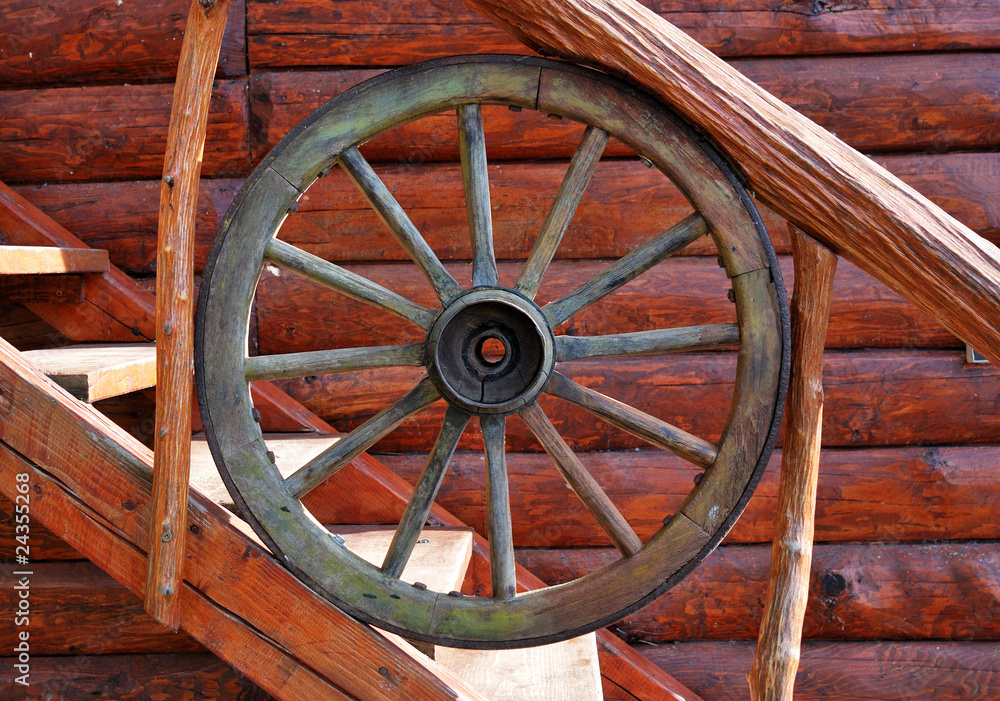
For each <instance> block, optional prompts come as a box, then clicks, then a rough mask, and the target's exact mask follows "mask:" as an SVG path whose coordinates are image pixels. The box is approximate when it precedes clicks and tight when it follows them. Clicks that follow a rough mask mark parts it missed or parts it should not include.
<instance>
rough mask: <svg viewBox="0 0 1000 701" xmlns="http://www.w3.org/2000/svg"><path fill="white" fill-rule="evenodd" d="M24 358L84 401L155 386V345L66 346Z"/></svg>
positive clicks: (33, 352)
mask: <svg viewBox="0 0 1000 701" xmlns="http://www.w3.org/2000/svg"><path fill="white" fill-rule="evenodd" d="M24 355H25V357H26V358H27V359H28V360H29V361H30V362H32V363H34V364H35V365H36V366H37V367H38V368H39V369H40V370H41V371H42V372H44V373H45V374H46V375H47V376H48V377H49V378H51V379H52V380H53V381H54V382H56V384H58V385H60V386H61V387H62V388H63V389H65V390H66V391H67V392H69V393H70V394H72V395H73V396H74V397H76V398H77V399H80V400H82V401H85V402H96V401H98V400H100V399H107V398H108V397H117V396H119V395H122V394H128V393H129V392H135V391H137V390H140V389H146V388H147V387H152V386H154V385H155V384H156V348H155V346H154V344H152V343H118V344H92V345H79V346H66V347H64V348H46V349H43V350H34V351H27V352H26V353H25V354H24Z"/></svg>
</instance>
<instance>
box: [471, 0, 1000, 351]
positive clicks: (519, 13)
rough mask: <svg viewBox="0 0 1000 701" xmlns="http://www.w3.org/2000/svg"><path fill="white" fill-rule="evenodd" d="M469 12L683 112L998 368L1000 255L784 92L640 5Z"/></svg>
mask: <svg viewBox="0 0 1000 701" xmlns="http://www.w3.org/2000/svg"><path fill="white" fill-rule="evenodd" d="M466 5H467V6H469V7H472V8H473V9H476V10H478V11H480V12H483V13H485V14H486V15H487V16H489V17H490V18H491V19H493V20H495V21H497V22H498V23H499V24H500V25H501V26H504V27H505V28H507V29H508V30H509V31H512V33H514V35H515V36H517V37H518V38H519V39H521V40H523V41H526V42H527V43H529V45H531V46H533V47H544V48H545V49H546V50H547V51H548V52H550V53H553V54H556V55H560V56H563V57H567V58H570V59H574V60H577V61H582V62H588V61H589V62H591V63H593V64H596V65H601V66H603V67H605V68H606V69H607V70H609V71H611V72H613V73H617V74H620V75H623V76H627V77H628V78H630V79H631V80H632V81H633V82H635V83H637V84H639V85H644V86H646V88H647V89H648V90H650V91H651V92H653V94H655V95H657V96H659V97H661V98H662V99H664V100H666V101H667V102H668V103H671V104H673V105H674V107H675V108H676V109H677V110H678V112H679V113H680V114H681V115H682V116H684V117H685V118H687V119H688V120H690V121H691V122H693V123H694V124H696V125H698V126H700V127H701V128H702V129H704V130H705V132H706V133H707V134H709V135H710V136H711V137H712V138H713V139H714V140H715V142H716V144H718V146H719V147H720V148H721V149H722V150H723V151H724V152H726V153H728V154H729V156H730V158H731V159H733V160H734V161H736V162H737V163H739V168H740V169H741V170H742V172H743V174H744V175H745V176H746V177H747V180H748V182H749V184H750V187H751V188H752V189H753V190H754V191H755V192H756V194H757V196H758V197H759V198H760V199H761V200H763V201H764V202H765V203H767V204H768V205H769V206H770V207H771V208H772V209H774V210H775V211H776V212H778V213H779V214H782V215H783V216H785V217H786V218H787V219H788V220H789V221H790V222H792V223H794V224H795V225H796V226H799V227H800V228H802V229H803V230H806V231H812V232H814V233H815V232H822V233H817V236H819V237H820V240H821V241H822V242H823V243H824V244H826V245H827V246H829V247H830V248H832V249H833V250H834V251H836V252H837V253H838V254H839V255H842V256H843V257H845V258H847V259H848V260H851V261H852V262H854V263H855V264H856V265H858V266H859V267H861V268H862V269H864V270H866V271H867V272H869V273H871V274H872V275H873V276H875V277H876V278H878V279H879V280H881V281H882V282H884V283H885V284H886V285H887V286H889V287H890V288H892V289H894V290H895V291H897V292H899V293H900V294H901V295H903V296H904V297H906V298H908V299H910V300H911V301H913V302H914V303H916V304H918V305H919V306H920V307H921V308H922V309H924V310H925V311H928V312H929V313H932V314H934V315H936V316H937V317H938V319H939V320H940V321H942V322H943V323H946V324H947V326H948V327H949V328H950V329H951V330H952V331H953V332H955V333H956V334H957V335H958V336H960V337H961V338H963V339H964V340H966V341H968V342H970V343H972V344H973V346H975V347H979V348H983V349H986V350H984V351H983V352H984V353H986V355H987V357H989V358H991V359H992V360H993V361H994V362H1000V351H998V350H997V349H998V348H1000V319H998V317H997V313H996V310H997V309H1000V251H998V250H997V248H996V247H995V246H992V245H991V244H987V243H985V242H983V241H982V240H981V239H980V240H977V237H976V236H975V235H974V234H972V233H971V232H970V231H969V230H968V229H967V228H966V227H964V226H962V225H961V224H960V223H958V222H957V221H956V220H954V219H952V218H951V217H949V216H948V215H947V214H945V213H944V212H943V211H942V210H940V209H939V208H937V207H936V206H934V205H933V204H931V203H930V201H928V200H927V199H926V198H923V197H922V196H920V195H919V194H917V192H916V191H914V190H912V189H911V188H909V187H907V186H905V185H904V184H903V183H902V182H901V181H899V180H897V179H896V178H894V177H893V176H891V175H890V174H889V173H888V172H887V171H885V170H883V169H881V168H878V167H877V166H875V165H874V164H873V163H871V162H869V161H866V160H864V159H863V158H861V157H860V156H859V154H858V153H857V152H856V151H854V150H853V149H851V148H850V147H849V146H848V145H846V144H845V143H844V142H843V141H841V140H839V139H837V138H836V137H834V136H833V135H831V134H830V133H829V132H827V131H825V130H824V129H822V128H820V127H818V126H817V125H816V124H814V123H812V122H810V121H809V119H808V118H807V116H803V115H800V114H797V113H796V112H795V111H794V110H793V109H791V108H790V107H789V106H786V105H785V104H783V103H782V102H780V101H779V99H776V97H777V98H781V97H784V96H783V95H778V96H776V97H775V96H771V95H769V94H767V93H766V92H764V91H763V90H762V89H761V88H759V87H757V86H756V85H754V84H753V83H752V82H751V81H750V80H748V79H747V78H745V77H743V76H742V75H740V74H739V73H738V72H737V71H735V70H733V69H732V68H730V67H728V66H727V65H726V64H725V63H723V62H722V61H721V60H720V59H718V58H716V57H715V56H713V55H712V54H711V53H709V52H708V51H706V50H704V49H703V48H702V47H700V46H699V45H698V44H697V43H695V42H694V41H692V40H691V39H690V38H689V37H687V36H686V35H685V34H683V33H682V32H680V31H679V30H677V29H676V28H675V27H673V26H672V25H670V24H669V23H667V22H665V21H663V20H662V19H660V18H659V17H657V16H656V15H655V14H653V13H651V12H649V11H648V10H646V9H645V8H643V7H642V6H640V5H638V4H636V3H634V2H631V1H630V0H618V1H617V2H609V1H599V2H589V1H588V0H550V1H549V2H545V3H534V2H530V3H529V2H523V1H521V0H518V1H515V2H506V1H505V2H498V1H496V0H466ZM823 60H825V59H823ZM990 60H992V59H990ZM942 65H944V64H942ZM841 66H843V64H841ZM988 109H989V108H987V110H988ZM827 126H828V127H829V126H830V125H829V123H827ZM887 128H890V129H891V126H890V127H887ZM854 145H856V146H861V147H862V148H864V146H863V144H861V143H859V142H855V144H854ZM775 164H780V167H776V165H775ZM916 280H919V281H920V284H914V281H916Z"/></svg>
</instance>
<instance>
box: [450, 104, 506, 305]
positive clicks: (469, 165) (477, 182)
mask: <svg viewBox="0 0 1000 701" xmlns="http://www.w3.org/2000/svg"><path fill="white" fill-rule="evenodd" d="M458 147H459V151H460V152H461V156H462V182H463V183H464V185H465V206H466V209H467V210H468V212H469V234H470V236H471V237H472V256H473V263H472V284H473V285H474V286H475V285H495V284H497V263H496V255H495V254H494V253H493V216H492V213H491V212H490V180H489V173H488V172H487V166H486V136H485V134H484V133H483V114H482V110H481V109H480V108H479V105H476V104H468V105H459V107H458Z"/></svg>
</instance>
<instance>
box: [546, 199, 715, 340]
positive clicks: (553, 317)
mask: <svg viewBox="0 0 1000 701" xmlns="http://www.w3.org/2000/svg"><path fill="white" fill-rule="evenodd" d="M706 233H708V223H707V222H706V221H705V220H704V218H702V216H701V215H700V214H698V213H697V212H696V213H695V214H692V215H691V216H689V217H687V218H686V219H684V220H683V221H681V222H680V223H678V224H676V225H674V226H672V227H671V228H670V229H668V230H667V231H664V232H663V233H662V234H660V235H659V236H657V237H656V238H654V239H652V240H650V241H647V242H646V243H644V244H642V245H641V246H639V248H637V249H635V250H634V251H632V252H631V253H628V254H626V255H625V256H623V257H621V258H619V259H618V261H617V262H615V263H614V264H613V265H611V266H610V267H608V268H607V269H606V270H604V272H602V273H601V274H600V275H597V276H596V277H594V278H593V279H591V280H589V281H587V282H585V283H584V284H582V285H580V287H578V288H577V289H576V290H574V291H573V292H570V293H569V294H568V295H566V296H565V297H561V298H559V299H557V300H555V301H554V302H549V303H548V304H546V305H545V306H544V307H543V308H542V311H543V312H545V316H546V317H548V319H549V322H550V323H551V324H552V326H558V325H559V324H561V323H563V322H564V321H566V320H567V319H569V318H570V317H571V316H573V315H574V314H576V313H577V312H578V311H580V310H581V309H583V308H584V307H587V306H589V305H591V304H593V303H594V302H596V301H597V300H599V299H601V298H602V297H604V296H605V295H608V294H610V293H612V292H614V291H615V290H617V289H618V288H619V287H621V286H622V285H624V284H625V283H626V282H629V281H630V280H633V279H635V278H636V277H638V276H639V275H641V274H642V273H644V272H646V271H647V270H649V269H650V268H652V267H653V266H654V265H656V264H657V263H659V262H660V261H661V260H663V259H664V258H667V257H669V256H671V255H673V254H674V253H676V252H677V251H679V250H681V249H682V248H684V247H685V246H687V245H688V244H690V243H691V242H693V241H695V240H697V239H699V238H701V237H702V236H704V235H705V234H706Z"/></svg>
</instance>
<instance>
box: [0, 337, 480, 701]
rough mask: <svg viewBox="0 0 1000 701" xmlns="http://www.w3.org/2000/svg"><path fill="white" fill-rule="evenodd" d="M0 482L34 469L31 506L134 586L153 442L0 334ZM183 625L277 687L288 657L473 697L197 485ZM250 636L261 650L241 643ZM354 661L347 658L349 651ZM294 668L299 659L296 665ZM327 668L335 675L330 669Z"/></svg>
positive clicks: (355, 688)
mask: <svg viewBox="0 0 1000 701" xmlns="http://www.w3.org/2000/svg"><path fill="white" fill-rule="evenodd" d="M0 444H2V447H0V473H2V474H4V475H5V476H6V477H7V478H5V479H4V480H3V486H2V487H0V489H2V490H3V491H4V493H6V494H7V495H8V496H9V497H10V498H11V499H13V498H14V497H15V495H16V491H15V490H16V484H17V482H16V480H15V476H14V475H15V473H16V472H26V473H28V474H29V475H30V477H29V480H30V484H31V491H30V496H31V499H32V503H31V514H32V515H33V517H36V518H38V520H39V521H40V522H42V523H43V524H44V525H46V526H47V527H49V528H50V529H51V530H52V531H53V532H55V533H56V535H58V536H59V537H61V538H64V539H66V540H67V542H69V543H70V544H71V545H73V546H74V547H78V548H79V549H80V550H81V551H82V552H84V553H85V554H86V555H88V557H90V558H91V559H92V560H93V561H94V562H95V564H97V565H98V566H100V567H102V568H104V569H106V570H107V571H108V572H109V573H110V574H111V575H112V576H113V577H115V578H116V579H118V580H119V581H121V582H122V583H123V584H125V585H126V586H128V587H129V588H131V589H132V590H133V591H136V592H137V593H140V594H141V592H142V590H143V586H144V582H145V578H146V552H147V551H148V547H147V546H148V543H147V541H148V533H149V528H148V526H149V523H148V520H149V518H150V517H151V508H150V502H151V478H152V474H151V470H152V454H151V453H150V451H149V450H148V449H147V448H145V447H144V446H142V445H141V444H139V443H138V442H137V441H136V440H135V439H134V438H132V437H131V436H130V435H128V434H127V433H126V432H125V431H124V430H122V429H121V428H119V427H118V426H116V425H114V424H113V423H112V422H111V421H110V420H108V419H107V418H106V417H104V416H103V415H101V414H100V413H99V412H97V411H96V410H94V409H93V408H92V407H90V406H88V405H85V404H81V403H79V402H77V401H76V400H75V399H73V398H72V397H71V396H70V395H69V394H67V393H66V392H64V391H63V390H62V389H61V388H59V387H58V386H56V385H54V384H53V383H51V382H50V381H49V380H48V378H46V377H45V376H44V375H41V374H40V373H39V372H38V371H37V370H36V369H35V368H34V367H33V366H32V365H31V364H30V363H28V362H27V361H25V360H24V359H23V358H22V357H21V356H20V354H19V353H18V352H17V351H16V350H15V349H14V348H13V347H12V346H10V345H9V344H8V343H6V342H5V341H2V340H0ZM188 509H189V523H190V527H189V534H188V538H187V542H188V550H187V560H188V561H187V566H186V567H185V573H186V574H185V583H184V591H183V593H182V596H183V597H184V603H185V606H184V607H183V613H182V621H181V627H182V628H184V629H185V630H187V631H188V632H189V633H191V634H192V635H193V636H194V637H195V638H197V639H199V640H200V641H202V642H203V643H204V644H205V645H206V647H208V648H209V649H212V650H213V651H214V652H216V654H218V655H219V656H220V657H221V658H222V659H224V660H225V661H226V662H228V663H230V664H232V665H233V666H236V667H237V668H239V669H240V670H241V671H242V672H243V673H244V674H246V675H247V676H248V677H249V678H251V679H253V680H255V681H258V682H259V683H261V685H262V686H264V687H265V688H268V690H269V691H271V693H274V694H275V695H276V696H278V697H279V698H282V699H285V698H288V699H292V698H327V696H323V695H320V696H316V695H313V696H311V697H310V696H301V697H300V696H298V695H297V694H298V692H297V691H296V690H295V689H286V688H283V687H282V685H281V684H278V683H277V681H278V680H280V679H281V678H282V677H283V676H287V675H288V673H289V670H292V671H295V673H296V674H301V675H302V678H303V680H304V683H305V682H306V681H308V682H309V686H310V688H314V689H315V688H325V687H324V686H323V685H324V684H325V685H326V687H330V688H331V689H333V690H334V694H336V693H337V692H336V688H337V687H339V688H340V689H341V690H343V692H346V693H347V694H349V695H350V696H354V697H357V698H362V699H375V698H380V699H381V698H393V697H395V698H402V699H456V698H458V699H472V700H476V699H481V697H480V696H479V695H477V694H475V693H474V692H471V691H469V690H468V689H465V688H463V687H462V686H461V685H460V684H458V683H455V682H452V683H449V682H446V681H444V680H443V679H441V678H440V677H439V676H438V675H437V670H436V666H435V665H434V663H433V662H431V661H429V660H427V661H423V660H421V661H418V659H417V658H415V657H412V656H410V655H408V654H406V653H405V652H403V651H402V650H401V649H400V648H399V647H398V646H396V645H394V644H393V643H392V642H390V641H388V640H386V638H385V637H383V636H382V635H381V634H379V633H378V632H377V631H375V630H373V629H372V628H371V627H369V626H367V625H365V624H362V623H359V622H357V621H355V620H354V619H352V618H350V617H349V616H347V615H346V614H345V613H343V612H342V611H340V610H339V609H337V608H336V607H334V606H332V605H331V604H330V603H329V602H327V601H326V600H325V599H323V598H321V597H319V596H318V595H317V594H315V593H314V592H312V591H311V590H310V589H308V588H307V587H306V586H305V585H304V584H303V583H302V582H301V581H299V580H298V579H296V578H295V577H294V576H293V575H292V574H291V573H290V572H289V571H288V570H286V569H285V568H284V567H283V566H282V565H281V564H280V563H279V562H278V561H277V560H276V559H275V558H274V557H273V556H272V555H271V554H270V553H269V552H267V550H266V549H265V548H264V547H263V546H262V545H260V543H259V542H258V541H257V540H256V539H255V538H254V537H253V536H252V534H250V533H249V532H248V529H247V527H246V525H245V524H244V523H243V522H242V521H240V520H239V519H236V518H235V517H233V516H232V515H231V514H229V512H227V511H225V510H224V509H222V507H220V506H219V505H218V504H216V503H214V502H213V501H211V500H210V499H208V498H207V497H205V496H204V495H202V494H201V493H199V492H198V491H197V490H195V489H192V490H191V497H190V499H189V504H188ZM248 641H249V643H250V644H251V646H252V647H253V649H255V650H257V651H258V652H261V653H262V654H263V653H267V656H266V657H265V658H260V657H257V656H255V655H253V654H248V653H245V652H244V651H243V649H242V646H243V645H244V644H247V643H248ZM345 661H350V663H345ZM300 669H301V672H300V671H299V670H300ZM330 679H336V680H337V683H336V685H332V684H331V683H330V682H329V680H330Z"/></svg>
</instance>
